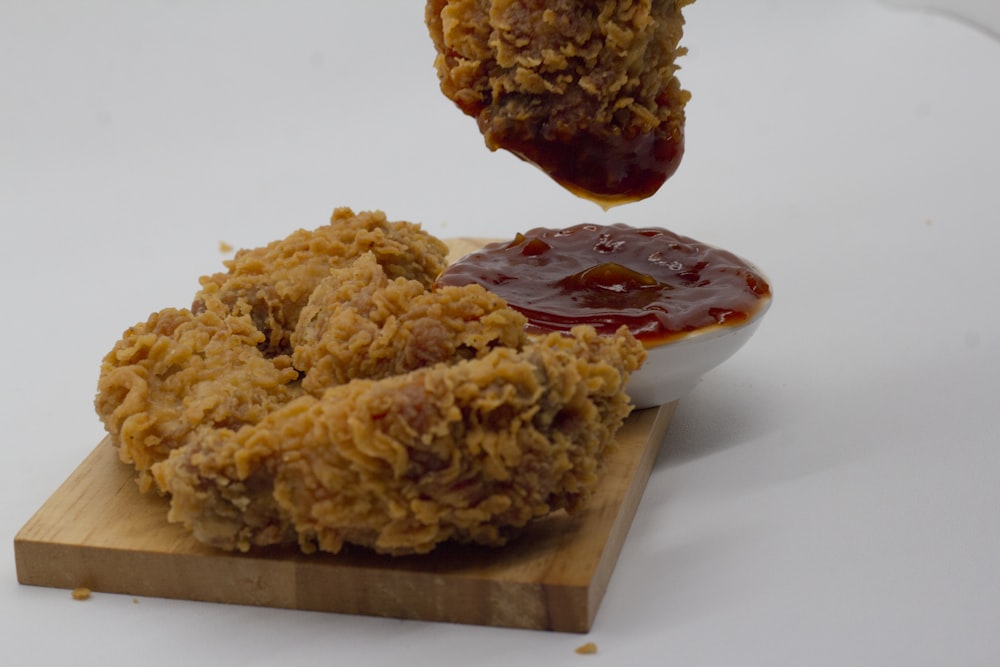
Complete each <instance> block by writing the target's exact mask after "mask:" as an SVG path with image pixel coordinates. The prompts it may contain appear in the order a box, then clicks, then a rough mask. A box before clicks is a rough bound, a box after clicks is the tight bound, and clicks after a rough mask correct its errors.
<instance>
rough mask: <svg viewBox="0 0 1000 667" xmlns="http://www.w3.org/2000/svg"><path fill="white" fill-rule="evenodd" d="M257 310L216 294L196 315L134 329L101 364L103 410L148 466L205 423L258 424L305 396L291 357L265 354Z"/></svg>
mask: <svg viewBox="0 0 1000 667" xmlns="http://www.w3.org/2000/svg"><path fill="white" fill-rule="evenodd" d="M263 340H264V335H263V334H262V333H261V332H260V331H258V330H257V328H256V327H255V326H254V323H253V321H252V320H251V319H250V317H249V316H246V315H244V316H234V315H229V314H228V312H227V309H226V308H225V307H224V306H223V305H222V304H221V303H219V302H218V301H217V300H214V299H210V300H209V301H207V302H206V304H205V309H204V310H203V311H202V312H201V313H199V314H197V315H195V314H192V313H191V311H188V310H177V309H173V308H168V309H165V310H163V311H160V312H158V313H154V314H152V315H150V317H149V319H148V320H147V321H146V322H143V323H140V324H137V325H136V326H134V327H132V328H130V329H128V330H127V331H126V332H125V333H124V335H123V336H122V339H121V340H120V341H118V343H116V344H115V346H114V348H113V349H112V350H111V352H109V353H108V354H107V355H106V356H105V358H104V361H103V363H102V365H101V375H100V379H99V380H98V395H97V399H96V401H95V407H96V409H97V413H98V416H99V417H100V418H101V421H102V422H103V423H104V425H105V428H106V429H107V431H108V433H109V434H110V435H111V437H112V440H113V442H114V444H116V445H117V446H118V447H119V456H120V457H121V459H122V460H123V461H125V462H130V463H133V464H134V465H135V467H136V469H137V470H138V471H139V472H140V474H141V478H140V484H141V486H143V487H144V488H145V487H148V483H149V479H148V477H147V476H146V474H145V473H146V471H148V470H149V468H150V466H151V465H152V464H153V463H155V462H156V461H159V460H162V459H164V458H166V456H167V455H168V454H169V453H170V451H171V450H172V449H175V448H177V447H179V446H180V445H181V444H183V443H184V442H186V440H187V438H188V437H189V436H190V434H191V432H192V431H194V430H196V429H198V428H201V427H210V428H220V427H231V428H238V427H239V426H241V425H243V424H252V423H256V422H257V421H259V420H260V419H262V418H263V417H264V416H265V415H266V414H268V413H269V412H271V411H272V410H273V409H274V408H275V407H277V406H278V405H283V404H285V403H287V402H288V401H289V400H291V399H292V398H294V397H296V396H298V395H299V394H301V388H300V387H299V386H298V383H297V382H296V381H297V379H298V376H299V373H298V371H296V370H295V369H294V368H292V360H291V358H290V357H288V356H287V355H281V356H276V357H272V358H265V357H264V355H263V354H262V353H261V351H260V349H259V348H258V345H259V344H260V343H261V342H262V341H263Z"/></svg>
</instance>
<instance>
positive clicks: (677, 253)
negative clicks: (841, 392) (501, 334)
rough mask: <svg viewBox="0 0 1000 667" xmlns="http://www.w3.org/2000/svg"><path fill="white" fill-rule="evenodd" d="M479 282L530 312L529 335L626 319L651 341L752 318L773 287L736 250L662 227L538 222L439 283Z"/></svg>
mask: <svg viewBox="0 0 1000 667" xmlns="http://www.w3.org/2000/svg"><path fill="white" fill-rule="evenodd" d="M470 283H478V284H480V285H482V286H483V287H485V288H486V289H488V290H490V291H492V292H493V293H495V294H497V295H499V296H500V297H502V298H503V299H505V300H506V301H507V303H508V304H509V305H510V306H511V307H512V308H514V309H515V310H518V311H520V312H521V313H523V314H524V315H525V317H527V318H528V322H529V324H528V329H529V331H531V332H532V333H547V332H550V331H568V330H569V329H571V328H572V327H574V326H576V325H578V324H590V325H592V326H593V327H594V328H596V329H597V331H598V332H600V333H604V334H611V333H614V332H615V331H617V330H618V328H619V327H621V326H622V325H625V326H627V327H628V328H629V329H630V330H631V331H632V333H633V334H634V335H635V336H636V338H638V339H639V340H641V341H642V342H643V343H645V344H646V345H647V346H649V345H656V344H659V343H664V342H667V341H669V340H671V339H674V338H677V337H680V336H683V335H684V334H687V333H689V332H692V331H696V330H698V329H702V328H705V327H711V326H735V325H739V324H742V323H744V322H746V321H747V320H749V319H750V318H751V317H752V316H753V315H754V313H755V312H756V311H757V309H758V308H759V307H760V306H761V305H762V303H764V302H765V301H766V300H767V299H768V298H769V297H770V295H771V288H770V286H769V285H768V284H767V282H766V280H765V279H764V277H763V276H762V275H761V274H760V273H759V272H758V271H757V270H756V269H754V268H753V267H752V266H751V265H750V264H748V263H747V262H745V261H744V260H742V259H740V258H739V257H737V256H736V255H734V254H733V253H731V252H727V251H725V250H720V249H718V248H714V247H712V246H709V245H705V244H703V243H699V242H697V241H694V240H693V239H690V238H687V237H684V236H679V235H677V234H674V233H673V232H670V231H667V230H665V229H659V228H645V229H642V228H635V227H629V226H627V225H623V224H616V225H610V226H604V225H595V224H583V225H576V226H574V227H568V228H566V229H548V228H537V229H532V230H531V231H528V232H525V233H523V234H518V235H517V237H516V238H514V240H513V241H510V242H500V243H490V244H488V245H486V246H485V247H484V248H483V249H482V250H479V251H477V252H474V253H472V254H469V255H466V256H465V257H463V258H462V259H460V260H459V261H458V262H456V263H455V264H453V265H451V266H450V267H448V268H447V269H446V270H445V272H444V273H443V274H442V275H441V276H440V277H439V278H438V280H437V284H438V285H467V284H470Z"/></svg>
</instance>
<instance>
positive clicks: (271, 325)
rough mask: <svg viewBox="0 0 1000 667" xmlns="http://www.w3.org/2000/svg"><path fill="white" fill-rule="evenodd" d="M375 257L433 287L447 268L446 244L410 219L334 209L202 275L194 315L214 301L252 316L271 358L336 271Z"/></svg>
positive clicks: (393, 271)
mask: <svg viewBox="0 0 1000 667" xmlns="http://www.w3.org/2000/svg"><path fill="white" fill-rule="evenodd" d="M366 252H371V253H373V254H374V255H375V257H376V258H377V260H378V263H379V264H381V265H382V266H383V268H384V269H385V272H386V273H387V274H388V275H389V276H390V277H392V278H397V277H403V278H408V279H411V280H417V281H419V282H421V283H422V284H424V285H426V286H428V287H429V286H430V285H431V284H432V283H433V282H434V279H435V278H437V276H438V274H440V273H441V271H442V270H443V269H444V267H445V266H446V261H445V257H446V256H447V254H448V247H447V246H446V245H445V244H444V242H443V241H440V240H439V239H436V238H434V237H433V236H431V235H430V234H428V233H426V232H424V231H423V230H421V229H420V226H419V225H416V224H414V223H410V222H389V221H388V220H387V219H386V216H385V214H384V213H382V212H381V211H375V212H362V213H359V214H355V213H354V212H353V211H352V210H351V209H349V208H338V209H336V210H335V211H334V212H333V216H332V217H331V219H330V224H329V225H326V226H325V227H320V228H319V229H316V230H314V231H305V230H298V231H296V232H294V233H293V234H291V235H290V236H288V237H287V238H285V239H282V240H280V241H274V242H273V243H269V244H268V245H266V246H264V247H262V248H255V249H252V250H240V251H239V252H238V253H236V256H235V257H234V258H233V259H231V260H229V261H227V262H225V264H226V266H227V268H228V271H226V272H223V273H216V274H214V275H211V276H204V277H202V278H201V279H200V282H201V286H202V288H201V290H200V291H199V292H198V294H197V296H196V297H195V301H194V304H193V306H192V310H193V311H194V312H196V313H197V312H200V311H201V310H202V309H203V308H204V303H205V300H206V299H207V298H209V297H214V298H217V299H219V300H220V301H221V302H222V303H224V304H225V305H226V306H227V307H228V308H229V309H230V310H231V311H232V312H233V313H235V314H239V315H243V314H249V315H250V316H251V317H252V318H253V321H254V323H255V324H256V326H257V328H258V329H260V330H261V331H262V332H263V333H264V336H265V339H264V341H263V342H262V344H261V348H262V349H263V350H264V352H265V354H266V355H268V356H275V355H281V354H290V353H291V345H290V342H289V339H290V337H291V334H292V331H293V330H294V327H295V324H296V322H297V321H298V318H299V312H300V311H301V310H302V308H303V307H304V306H305V305H306V302H307V301H308V299H309V295H310V294H312V292H313V290H314V289H315V288H316V286H317V285H318V284H319V283H320V282H321V281H322V280H323V279H324V278H326V277H327V276H328V275H329V273H330V269H331V268H336V267H340V266H343V265H344V264H346V263H349V262H351V261H353V260H354V259H355V258H357V257H358V256H359V255H361V254H363V253H366Z"/></svg>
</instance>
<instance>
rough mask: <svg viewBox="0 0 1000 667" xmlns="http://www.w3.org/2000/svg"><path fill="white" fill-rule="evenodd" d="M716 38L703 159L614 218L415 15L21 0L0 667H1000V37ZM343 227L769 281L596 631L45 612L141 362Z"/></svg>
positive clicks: (890, 18)
mask: <svg viewBox="0 0 1000 667" xmlns="http://www.w3.org/2000/svg"><path fill="white" fill-rule="evenodd" d="M916 4H927V3H919V2H917V3H916ZM971 4H974V3H969V2H968V1H967V2H964V3H956V7H957V8H958V9H959V10H961V9H963V7H962V5H966V6H968V5H971ZM976 11H979V12H980V13H979V14H978V15H975V16H974V18H979V19H983V18H984V17H987V18H988V17H989V15H992V16H993V17H994V18H996V14H997V6H996V5H995V3H994V4H993V5H990V4H989V3H988V2H983V3H982V4H980V5H978V7H977V8H976ZM686 15H687V17H688V25H687V34H686V38H685V43H686V44H687V45H688V46H689V48H690V54H689V55H688V56H687V57H686V58H685V60H684V63H683V65H684V69H683V70H682V72H681V77H682V81H683V83H684V84H685V86H686V87H687V88H688V89H689V90H691V91H692V92H693V94H694V98H693V100H692V101H691V103H690V106H689V107H688V117H689V123H688V132H687V136H688V152H687V156H686V158H685V161H684V163H683V164H682V166H681V168H680V170H679V172H678V173H677V175H676V176H675V177H674V178H673V179H672V180H671V181H670V182H668V184H667V185H666V186H665V187H664V188H663V189H662V190H661V191H660V192H659V194H657V195H656V196H655V197H653V198H651V199H649V200H647V201H645V202H642V203H637V204H633V205H629V206H625V207H622V208H618V209H614V210H612V211H611V212H610V213H604V212H603V211H601V210H600V209H599V208H598V207H596V206H594V205H593V204H590V203H588V202H585V201H581V200H578V199H576V198H574V197H573V196H572V195H569V194H567V193H566V192H564V191H562V190H561V189H559V188H558V187H557V186H555V185H554V184H553V183H551V182H550V181H548V180H547V178H546V177H545V176H543V175H542V174H541V172H538V171H536V170H534V169H533V168H531V167H529V166H527V165H525V164H523V163H520V162H518V161H517V160H516V159H515V158H513V157H511V156H509V155H507V154H502V153H490V152H489V151H487V150H486V149H485V147H484V146H483V143H482V139H481V137H480V136H479V133H478V131H477V129H476V127H475V123H474V121H473V120H472V119H469V118H467V117H465V116H463V115H462V114H461V113H460V112H459V111H457V109H455V108H454V107H453V106H452V105H451V104H450V103H449V102H448V101H447V100H445V98H444V97H443V96H442V95H441V94H440V93H439V91H438V89H437V80H436V76H435V73H434V71H433V68H432V60H433V48H432V45H431V43H430V39H429V38H428V36H427V34H426V30H425V28H424V25H423V3H422V2H421V1H420V0H397V1H394V2H387V1H379V2H371V1H367V2H366V1H363V0H355V1H345V0H338V1H337V2H318V1H314V2H308V1H304V0H300V1H289V2H276V1H275V2H262V1H241V2H236V1H231V2H225V1H223V0H210V1H206V2H199V1H195V0H177V1H174V2H167V1H159V2H154V1H152V0H149V1H144V2H125V1H124V0H120V1H117V2H116V1H111V0H90V1H89V2H85V3H82V2H81V3H75V2H59V1H57V0H42V1H37V2H15V1H14V0H0V289H2V299H0V434H2V439H3V444H2V447H0V535H2V538H3V541H4V543H5V544H6V546H4V547H3V548H0V662H2V663H3V664H5V665H24V664H39V665H41V664H65V663H70V662H71V661H72V662H76V663H81V664H97V663H100V664H103V665H117V664H121V665H125V664H129V665H134V664H152V665H161V664H171V665H201V664H217V665H218V664H231V665H236V664H239V665H271V664H278V663H279V661H280V662H288V661H291V660H294V661H296V662H302V663H320V662H322V663H325V664H354V665H368V664H372V665H388V664H393V663H398V662H400V661H406V663H407V664H415V665H423V664H434V665H440V664H452V663H454V662H455V661H456V660H460V661H462V662H464V663H467V664H474V665H509V664H544V665H558V664H563V663H566V664H574V665H577V664H583V662H587V664H590V663H603V664H615V665H630V664H653V663H656V664H668V665H684V666H685V667H695V666H699V665H768V666H773V665H796V666H799V665H837V666H843V665H911V666H912V665H944V664H947V665H995V664H997V660H998V659H1000V511H998V510H1000V426H998V424H1000V419H998V416H997V412H998V404H1000V296H998V290H997V283H998V269H997V263H998V262H997V252H998V248H1000V129H998V119H1000V85H998V84H1000V43H998V42H997V41H996V39H995V36H994V35H991V33H990V32H989V31H988V30H985V29H980V28H977V27H976V26H975V25H974V24H972V23H971V22H969V21H966V20H956V18H955V17H954V16H950V15H943V14H939V13H928V12H924V11H918V10H905V9H899V8H897V7H890V6H888V5H886V4H881V3H878V2H875V1H874V0H838V1H836V2H823V3H820V2H805V1H803V0H700V1H699V2H698V3H697V4H695V5H693V6H692V7H690V8H689V9H688V10H687V11H686ZM967 16H971V15H968V14H967ZM335 206H351V207H353V208H354V209H355V210H366V209H372V208H379V209H383V210H385V211H386V212H387V213H388V215H389V217H390V218H391V219H408V220H413V221H418V222H422V223H423V224H424V225H425V227H426V228H427V229H429V230H430V231H431V232H433V233H435V234H438V235H440V236H458V235H480V236H482V235H488V236H508V235H512V234H513V233H514V232H516V231H518V230H523V229H526V228H529V227H534V226H539V225H545V226H566V225H570V224H575V223H578V222H584V221H590V222H601V223H610V222H627V223H631V224H635V225H660V226H666V227H669V228H672V229H674V230H675V231H678V232H680V233H684V234H687V235H690V236H694V237H696V238H698V239H700V240H703V241H707V242H711V243H715V244H718V245H722V246H724V247H726V248H728V249H730V250H733V251H735V252H737V253H739V254H742V255H744V256H745V257H747V258H749V259H751V260H752V261H754V262H756V263H757V264H758V265H760V266H761V267H762V268H763V269H764V270H765V271H766V272H767V273H768V274H769V276H770V278H771V279H772V281H773V286H774V290H775V295H776V296H775V303H774V307H773V308H772V309H771V311H770V312H769V314H768V315H767V318H766V320H765V321H764V323H763V325H762V326H761V328H760V330H759V331H758V333H757V335H756V337H755V338H754V339H753V340H752V341H751V342H750V343H749V344H748V345H747V346H746V347H745V348H744V349H743V350H741V351H740V352H739V353H738V354H737V355H736V356H735V357H734V358H732V359H731V360H730V361H728V362H727V363H726V364H724V365H723V366H722V367H720V368H718V369H716V370H715V371H713V372H712V373H710V374H709V375H708V376H706V377H705V378H704V380H703V381H702V382H701V383H700V384H699V385H698V386H697V388H696V389H695V390H694V391H693V392H692V393H691V394H690V395H689V396H688V397H687V398H685V399H684V400H683V401H682V402H681V404H680V407H679V408H678V411H677V414H676V417H675V420H674V423H673V425H672V427H671V430H670V432H669V433H668V435H667V438H666V441H665V445H664V449H663V452H662V455H661V456H660V458H659V460H658V461H657V463H656V466H655V469H654V471H653V475H652V477H651V479H650V483H649V486H648V488H647V491H646V494H645V496H644V498H643V501H642V504H641V506H640V507H639V511H638V515H637V517H636V520H635V523H634V524H633V527H632V530H631V532H630V534H629V537H628V541H627V543H626V545H625V548H624V550H623V552H622V555H621V558H620V560H619V562H618V566H617V568H616V571H615V574H614V576H613V578H612V580H611V583H610V587H609V590H608V593H607V595H606V597H605V599H604V603H603V605H602V607H601V610H600V613H599V614H598V617H597V621H596V624H595V625H594V628H593V630H592V631H591V633H590V634H589V636H586V637H583V636H579V635H567V634H558V633H544V632H524V631H513V630H504V629H493V628H480V627H469V626H457V625H456V626H449V625H439V624H433V623H421V622H404V621H397V620H383V619H371V618H359V617H351V616H341V615H333V614H317V613H298V612H290V611H282V610H273V609H258V608H248V607H229V606H225V605H214V604H198V603H187V602H179V601H169V600H160V599H148V598H143V599H140V600H139V603H138V604H133V601H132V598H131V597H129V596H116V595H102V594H97V595H95V596H94V597H93V598H92V599H91V600H89V601H87V602H83V603H81V602H74V601H72V600H71V599H70V596H69V593H68V592H67V591H64V590H52V589H42V588H34V587H26V586H19V585H18V583H17V581H16V576H15V568H14V559H13V548H12V542H13V537H14V535H15V533H16V532H17V530H18V529H20V527H21V526H22V525H23V524H24V523H25V522H26V521H27V520H28V518H29V517H30V516H31V515H32V513H33V512H34V511H35V510H36V509H37V508H38V507H39V506H40V505H41V504H42V502H43V501H44V500H45V499H46V498H47V497H48V496H49V495H50V494H51V493H52V492H53V491H54V490H55V489H56V487H57V486H58V485H59V484H60V483H61V482H62V481H63V480H64V479H65V478H66V477H67V476H68V475H69V474H70V472H71V471H72V470H73V469H74V468H75V467H76V466H77V464H79V463H80V461H82V459H83V458H84V456H85V455H86V454H87V453H88V452H89V451H90V450H91V449H92V448H93V447H94V445H95V444H96V443H97V442H98V441H99V440H100V439H101V437H102V428H101V425H100V423H99V422H98V420H97V418H96V416H95V414H94V412H93V408H92V400H93V396H94V392H95V387H96V381H97V373H98V368H99V363H100V359H101V357H102V356H103V355H104V354H105V353H106V352H107V351H108V350H109V349H110V347H111V345H112V344H113V343H114V341H115V340H116V339H117V338H118V337H119V335H120V334H121V332H122V331H123V330H124V329H125V328H126V327H127V326H129V325H131V324H133V323H135V322H137V321H140V320H144V319H145V318H146V316H147V315H148V314H149V313H150V312H151V311H154V310H159V309H160V308H163V307H165V306H185V305H187V304H189V303H190V299H191V295H192V294H193V293H194V291H195V290H196V289H197V280H196V279H197V277H198V276H199V275H202V274H206V273H212V272H214V271H216V270H219V269H220V268H221V261H222V260H223V259H224V258H225V257H226V255H225V254H223V253H221V252H220V250H219V242H220V241H225V242H227V243H230V244H233V245H234V246H237V247H245V246H255V245H260V244H262V243H265V242H267V241H270V240H272V239H276V238H280V237H283V236H285V235H287V234H288V233H289V232H291V231H293V230H294V229H296V228H299V227H306V228H314V227H317V226H319V225H321V224H324V223H325V221H326V219H327V217H328V215H329V214H330V211H331V210H332V209H333V207H335ZM584 641H593V642H595V643H596V644H597V645H598V647H599V653H598V654H597V655H596V656H590V657H582V656H579V655H576V654H575V653H574V648H575V647H576V646H578V645H580V644H582V643H583V642H584Z"/></svg>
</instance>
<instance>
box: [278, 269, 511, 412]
mask: <svg viewBox="0 0 1000 667" xmlns="http://www.w3.org/2000/svg"><path fill="white" fill-rule="evenodd" d="M526 322H527V321H526V320H525V318H524V316H522V315H521V314H519V313H517V312H516V311H514V310H512V309H510V308H508V307H507V304H506V303H504V301H503V299H501V298H499V297H497V296H496V295H494V294H491V293H490V292H487V291H486V290H485V289H483V288H481V287H479V286H469V287H461V288H454V287H449V288H445V289H440V290H435V291H431V292H428V291H427V289H426V287H425V286H424V285H423V284H421V283H420V282H417V281H415V280H407V279H405V278H396V279H395V280H391V279H390V278H389V277H388V276H387V275H386V272H385V270H384V269H383V268H382V267H381V266H380V265H379V264H378V262H377V261H376V258H375V256H374V255H372V254H371V253H366V254H365V255H362V256H361V257H360V258H359V259H357V260H356V261H355V262H354V263H353V264H351V265H350V266H347V267H344V268H342V269H334V270H333V271H331V272H330V275H329V276H328V277H327V278H325V279H324V280H323V281H322V282H321V283H320V284H319V286H318V287H317V288H316V289H315V290H314V291H313V293H312V295H311V296H310V297H309V302H308V304H307V305H306V306H305V308H303V309H302V313H301V315H300V316H299V322H298V325H297V326H296V328H295V332H294V333H293V334H292V336H291V343H292V348H293V354H292V359H293V361H294V364H295V367H296V368H297V369H298V370H300V371H302V372H303V373H305V377H304V378H303V379H302V387H303V389H305V390H306V391H307V392H309V393H312V394H318V393H320V392H322V391H323V390H324V389H326V388H327V387H329V386H332V385H334V384H343V383H345V382H349V381H351V380H352V379H354V378H371V379H379V378H383V377H388V376H390V375H399V374H400V373H405V372H408V371H411V370H414V369H417V368H422V367H423V366H431V365H433V364H436V363H439V362H443V361H448V362H452V361H458V360H460V359H470V358H473V357H476V356H481V355H482V354H484V353H485V352H487V351H488V350H489V349H491V348H493V347H497V346H504V347H513V348H520V347H521V346H522V345H523V344H524V342H525V341H526V339H527V336H526V334H525V333H524V326H525V324H526Z"/></svg>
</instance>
